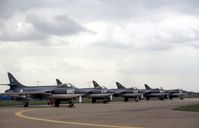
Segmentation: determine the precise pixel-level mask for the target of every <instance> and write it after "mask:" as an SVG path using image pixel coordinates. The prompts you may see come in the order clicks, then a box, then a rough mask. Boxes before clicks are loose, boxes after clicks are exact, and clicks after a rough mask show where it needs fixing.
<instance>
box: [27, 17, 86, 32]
mask: <svg viewBox="0 0 199 128" xmlns="http://www.w3.org/2000/svg"><path fill="white" fill-rule="evenodd" d="M26 21H27V22H28V23H30V24H32V25H33V27H34V28H35V29H36V30H37V31H39V32H41V33H45V34H49V35H56V36H67V35H73V34H77V33H79V32H82V31H86V29H85V28H84V27H82V26H81V25H79V24H78V23H76V22H75V21H73V20H71V19H69V18H68V17H67V16H66V15H58V16H54V17H46V18H42V17H38V16H35V15H29V16H27V18H26Z"/></svg>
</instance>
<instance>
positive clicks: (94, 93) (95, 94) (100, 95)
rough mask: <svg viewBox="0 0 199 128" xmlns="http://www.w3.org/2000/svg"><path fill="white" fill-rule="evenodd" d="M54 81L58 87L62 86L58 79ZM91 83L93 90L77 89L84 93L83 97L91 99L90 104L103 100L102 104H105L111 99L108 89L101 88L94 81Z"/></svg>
mask: <svg viewBox="0 0 199 128" xmlns="http://www.w3.org/2000/svg"><path fill="white" fill-rule="evenodd" d="M56 81H57V84H58V85H62V84H63V83H62V82H61V81H60V80H59V79H56ZM92 83H93V85H94V88H79V89H80V90H82V91H83V92H84V93H85V95H84V96H85V97H89V98H92V103H95V102H96V101H97V100H103V103H107V102H109V101H110V100H111V99H112V95H113V93H112V92H110V90H109V89H107V88H105V87H101V86H100V85H99V84H98V83H97V82H96V81H92ZM66 85H67V84H66ZM70 85H72V84H70Z"/></svg>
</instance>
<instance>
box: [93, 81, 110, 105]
mask: <svg viewBox="0 0 199 128" xmlns="http://www.w3.org/2000/svg"><path fill="white" fill-rule="evenodd" d="M92 82H93V85H94V87H95V88H94V89H93V90H92V92H90V97H91V98H92V103H95V102H96V101H97V100H103V102H104V103H107V102H110V100H112V96H113V92H111V90H109V89H107V88H106V87H101V86H100V85H99V84H98V83H97V82H96V81H92Z"/></svg>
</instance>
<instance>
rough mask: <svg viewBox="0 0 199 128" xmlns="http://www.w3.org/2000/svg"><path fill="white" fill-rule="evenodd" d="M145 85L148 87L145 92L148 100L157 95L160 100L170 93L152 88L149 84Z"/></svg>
mask: <svg viewBox="0 0 199 128" xmlns="http://www.w3.org/2000/svg"><path fill="white" fill-rule="evenodd" d="M144 86H145V88H146V90H145V93H144V97H146V100H149V99H150V98H151V97H157V98H159V99H160V100H164V99H165V98H167V97H168V93H166V92H165V90H163V89H159V88H151V87H149V86H148V85H147V84H145V85H144Z"/></svg>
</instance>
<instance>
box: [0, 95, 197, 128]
mask: <svg viewBox="0 0 199 128" xmlns="http://www.w3.org/2000/svg"><path fill="white" fill-rule="evenodd" d="M195 103H199V99H184V100H179V99H174V100H165V101H159V100H150V101H140V102H134V101H130V102H122V101H121V102H110V103H108V104H102V103H97V104H87V103H85V104H75V107H74V108H68V107H66V105H61V107H59V108H54V107H51V106H47V105H34V106H31V105H30V107H28V108H24V107H23V106H12V107H0V127H1V128H12V127H14V128H50V127H53V128H97V127H98V128H100V127H101V128H138V127H139V128H168V127H169V128H199V112H184V111H175V110H172V108H174V107H177V106H179V105H187V104H195Z"/></svg>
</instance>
